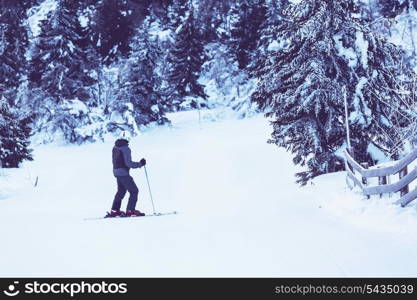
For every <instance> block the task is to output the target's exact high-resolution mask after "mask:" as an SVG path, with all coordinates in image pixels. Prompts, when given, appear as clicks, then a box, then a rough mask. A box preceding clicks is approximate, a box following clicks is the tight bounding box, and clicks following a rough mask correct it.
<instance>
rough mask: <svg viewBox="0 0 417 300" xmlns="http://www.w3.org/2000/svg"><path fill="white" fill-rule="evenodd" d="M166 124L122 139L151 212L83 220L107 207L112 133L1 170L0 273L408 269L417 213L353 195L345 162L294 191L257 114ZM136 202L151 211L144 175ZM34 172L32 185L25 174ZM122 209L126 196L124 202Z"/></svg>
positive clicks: (179, 116) (179, 118)
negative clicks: (138, 164)
mask: <svg viewBox="0 0 417 300" xmlns="http://www.w3.org/2000/svg"><path fill="white" fill-rule="evenodd" d="M201 113H202V120H203V122H202V124H201V127H200V126H199V125H198V113H197V112H196V111H189V112H181V113H175V114H170V115H169V116H168V117H169V118H170V119H171V120H172V126H171V127H159V128H152V129H149V130H147V131H143V132H141V134H140V135H138V136H137V137H135V138H133V139H132V141H131V148H132V155H133V158H134V159H135V160H136V161H138V160H139V159H140V158H141V157H145V158H146V159H147V162H148V164H147V171H148V175H149V179H150V185H151V188H152V194H153V197H154V203H155V207H156V210H157V211H158V212H169V211H173V210H176V211H178V212H179V214H177V215H169V216H164V217H150V218H136V219H116V220H108V219H105V220H98V221H85V220H84V219H85V218H89V217H99V216H101V215H103V214H104V213H105V211H106V210H108V209H109V208H110V205H111V202H112V198H113V195H114V193H115V179H114V178H113V176H112V172H111V155H110V154H111V148H112V141H109V142H105V143H95V144H87V145H83V146H65V147H63V146H57V145H43V146H37V147H36V148H35V151H34V158H35V160H34V161H33V162H26V163H24V164H23V166H22V168H20V169H15V170H5V169H0V172H1V176H0V219H1V220H2V224H3V226H0V235H1V236H2V240H3V241H4V242H3V243H2V248H1V254H2V255H0V276H4V277H30V276H36V277H42V276H44V277H48V276H53V277H59V276H63V277H72V276H74V277H85V276H92V277H118V276H121V277H229V276H233V277H281V276H283V277H316V276H318V277H341V276H349V277H356V276H359V277H362V276H371V277H374V276H404V277H408V276H410V277H412V276H416V275H417V254H416V252H415V251H414V250H415V243H416V242H417V211H416V205H415V204H411V205H410V206H409V207H407V208H401V207H399V206H397V205H393V204H392V202H393V200H394V199H393V198H387V199H385V198H383V199H379V198H373V199H370V200H364V199H363V197H361V195H360V194H359V193H358V191H356V190H354V191H350V190H348V189H347V188H346V185H345V178H344V177H345V174H344V172H340V173H335V174H328V175H325V176H321V177H319V178H317V179H316V180H314V183H313V184H311V185H308V186H307V187H304V188H301V187H299V186H298V185H297V184H296V183H295V182H294V181H295V178H294V173H295V172H298V171H300V169H299V168H298V167H295V166H294V165H293V163H292V156H291V155H290V154H289V153H287V152H285V150H283V149H280V148H277V147H275V146H273V145H270V144H267V143H266V140H267V139H268V138H269V135H270V132H271V128H270V125H269V124H268V121H267V120H265V118H264V117H263V116H261V115H255V116H254V117H252V118H248V119H242V120H235V119H223V120H218V121H217V122H208V121H204V120H206V119H207V118H206V117H207V115H209V114H210V113H212V112H211V111H201ZM131 174H132V176H133V177H134V179H135V181H136V182H137V184H138V186H139V190H140V192H139V202H138V206H137V208H139V209H140V210H143V211H145V212H146V213H151V212H152V205H151V201H150V198H149V193H148V190H147V185H146V180H145V176H144V171H143V170H142V169H140V170H132V171H131ZM36 177H38V179H39V181H38V185H37V187H34V182H35V179H36ZM124 205H126V199H125V200H124Z"/></svg>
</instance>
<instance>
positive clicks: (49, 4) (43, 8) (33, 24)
mask: <svg viewBox="0 0 417 300" xmlns="http://www.w3.org/2000/svg"><path fill="white" fill-rule="evenodd" d="M57 5H58V3H57V1H56V0H45V1H44V2H42V3H41V4H40V5H39V6H35V7H33V8H31V9H30V10H29V12H28V15H29V18H28V24H29V28H30V29H31V32H32V34H33V36H35V37H36V36H38V35H39V34H40V30H41V29H40V24H41V21H42V20H45V19H46V17H47V15H48V13H49V12H50V11H53V10H55V9H56V8H57Z"/></svg>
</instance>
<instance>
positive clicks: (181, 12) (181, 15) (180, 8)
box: [168, 0, 191, 31]
mask: <svg viewBox="0 0 417 300" xmlns="http://www.w3.org/2000/svg"><path fill="white" fill-rule="evenodd" d="M190 2H191V1H190V0H172V4H171V5H170V6H169V7H168V19H169V27H171V29H172V30H174V31H175V30H176V29H177V28H178V26H180V25H181V24H182V23H183V22H184V19H185V16H186V14H187V11H188V10H189V9H190Z"/></svg>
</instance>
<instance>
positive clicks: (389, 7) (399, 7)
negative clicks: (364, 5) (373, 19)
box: [378, 0, 409, 18]
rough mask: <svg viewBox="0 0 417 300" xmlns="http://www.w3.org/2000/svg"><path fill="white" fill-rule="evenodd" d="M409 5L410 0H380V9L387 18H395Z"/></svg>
mask: <svg viewBox="0 0 417 300" xmlns="http://www.w3.org/2000/svg"><path fill="white" fill-rule="evenodd" d="M408 6H409V1H408V0H378V7H379V11H380V13H381V14H382V15H383V16H384V17H386V18H395V17H396V16H398V15H399V14H401V13H402V12H403V11H404V10H405V9H406V8H407V7H408Z"/></svg>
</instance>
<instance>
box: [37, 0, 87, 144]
mask: <svg viewBox="0 0 417 300" xmlns="http://www.w3.org/2000/svg"><path fill="white" fill-rule="evenodd" d="M77 11H78V6H77V2H74V1H71V0H62V1H60V2H59V4H58V7H57V9H56V10H55V11H52V12H50V14H49V15H48V18H47V19H45V20H43V21H42V25H41V33H40V35H39V36H38V38H37V40H36V43H35V45H34V47H33V49H32V50H33V51H32V58H31V65H30V76H29V80H30V85H29V87H30V89H31V101H30V103H29V105H31V107H32V108H33V111H34V112H35V120H34V121H35V126H34V127H35V129H36V130H37V131H47V132H48V133H50V134H51V135H55V133H57V131H58V130H59V131H61V133H62V135H63V138H64V140H66V141H68V142H71V143H74V142H77V143H80V142H83V141H85V140H88V139H90V138H91V136H84V135H83V134H82V133H80V132H79V130H78V128H80V127H82V126H85V125H88V124H89V123H90V118H89V115H88V102H89V100H90V98H91V93H90V91H89V86H91V85H92V84H93V83H94V79H93V78H92V77H91V66H90V65H89V63H88V61H87V58H88V56H87V55H85V53H84V52H83V51H82V47H80V40H81V39H82V38H81V36H80V34H81V32H82V28H81V27H80V24H79V20H78V18H77V17H76V16H77ZM50 139H54V138H53V137H50Z"/></svg>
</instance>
